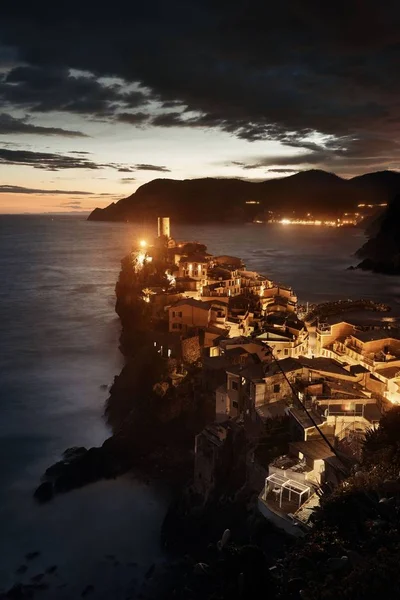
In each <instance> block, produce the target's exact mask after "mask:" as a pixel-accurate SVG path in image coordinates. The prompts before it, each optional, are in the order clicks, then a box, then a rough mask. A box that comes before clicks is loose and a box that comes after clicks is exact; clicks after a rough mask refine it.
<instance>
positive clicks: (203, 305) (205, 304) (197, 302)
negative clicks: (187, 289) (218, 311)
mask: <svg viewBox="0 0 400 600" xmlns="http://www.w3.org/2000/svg"><path fill="white" fill-rule="evenodd" d="M185 304H188V305H189V306H192V307H193V308H200V309H202V310H207V311H209V310H210V305H209V303H208V302H201V301H200V300H195V299H194V298H182V299H181V300H178V302H175V304H172V306H171V307H170V308H176V307H177V306H185Z"/></svg>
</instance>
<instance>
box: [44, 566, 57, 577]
mask: <svg viewBox="0 0 400 600" xmlns="http://www.w3.org/2000/svg"><path fill="white" fill-rule="evenodd" d="M55 571H57V565H51V567H47V569H46V573H48V574H49V575H51V574H52V573H54V572H55Z"/></svg>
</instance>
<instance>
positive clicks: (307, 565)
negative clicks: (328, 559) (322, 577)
mask: <svg viewBox="0 0 400 600" xmlns="http://www.w3.org/2000/svg"><path fill="white" fill-rule="evenodd" d="M297 566H298V567H299V569H301V571H314V569H315V563H314V561H312V560H311V558H308V556H300V558H299V560H298V561H297Z"/></svg>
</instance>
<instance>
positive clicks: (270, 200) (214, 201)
mask: <svg viewBox="0 0 400 600" xmlns="http://www.w3.org/2000/svg"><path fill="white" fill-rule="evenodd" d="M396 193H400V173H397V172H393V171H382V172H378V173H369V174H367V175H362V176H360V177H355V178H353V179H342V178H341V177H338V176H337V175H334V174H333V173H327V172H325V171H320V170H310V171H302V172H300V173H297V174H295V175H291V176H289V177H282V178H279V179H269V180H267V181H261V182H254V181H249V180H241V179H212V178H205V179H185V180H175V179H154V180H153V181H150V182H149V183H146V184H144V185H142V186H141V187H139V188H138V189H137V190H136V192H135V193H134V194H132V195H131V196H129V197H127V198H123V199H122V200H119V201H118V202H117V203H112V204H110V205H109V206H107V207H106V208H103V209H100V208H96V209H95V210H94V211H93V212H92V213H91V214H90V215H89V219H90V220H93V221H131V222H137V221H143V220H145V221H147V220H154V218H155V217H156V216H159V215H161V214H164V215H168V216H170V217H172V218H173V219H174V221H175V222H189V223H199V222H219V223H221V222H232V221H233V222H235V221H236V222H244V221H251V220H253V219H254V218H255V217H257V216H260V217H262V216H264V214H265V212H266V211H268V210H275V211H277V210H279V211H286V212H288V211H298V212H299V213H304V212H306V211H313V212H314V213H317V214H319V215H322V214H326V215H328V214H329V215H331V216H336V215H337V216H339V215H340V214H342V213H343V211H345V210H350V211H351V210H355V209H356V207H357V204H360V203H365V204H379V203H383V202H388V200H390V199H391V198H393V196H394V195H395V194H396Z"/></svg>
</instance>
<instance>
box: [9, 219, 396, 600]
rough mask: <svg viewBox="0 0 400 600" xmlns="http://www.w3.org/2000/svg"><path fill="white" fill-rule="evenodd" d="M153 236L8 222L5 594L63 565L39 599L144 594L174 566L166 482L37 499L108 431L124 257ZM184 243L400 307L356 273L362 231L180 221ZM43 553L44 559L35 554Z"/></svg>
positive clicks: (178, 232)
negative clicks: (166, 523) (63, 463)
mask: <svg viewBox="0 0 400 600" xmlns="http://www.w3.org/2000/svg"><path fill="white" fill-rule="evenodd" d="M154 229H155V228H154ZM154 233H155V231H152V230H151V228H149V227H145V226H135V225H132V224H124V223H97V222H89V221H87V220H86V218H85V217H83V216H82V215H72V216H65V215H61V216H55V215H52V216H51V215H46V216H32V215H18V216H14V215H2V216H0V281H1V286H0V593H1V592H2V591H4V590H7V589H9V588H10V587H11V586H12V585H14V584H15V583H18V582H22V583H29V582H30V580H31V578H32V577H35V576H36V575H40V574H42V573H45V571H46V569H48V568H49V567H51V566H57V569H56V570H55V571H54V573H53V574H51V575H48V574H45V577H44V579H43V581H44V582H46V583H47V584H48V585H49V588H48V590H43V591H41V592H40V597H42V598H59V599H60V600H63V599H69V598H78V597H80V596H81V593H82V592H83V591H84V590H85V588H87V586H93V587H94V589H93V590H91V595H90V597H91V598H94V599H99V600H100V599H106V598H107V599H108V598H115V599H119V598H121V599H122V598H126V597H128V596H131V597H137V596H138V595H139V594H140V593H143V594H144V595H146V586H148V585H149V584H148V581H147V578H146V573H148V571H149V569H150V568H151V566H152V565H156V566H155V569H157V568H158V565H160V564H161V563H162V562H163V561H164V560H165V556H164V554H163V549H162V548H161V546H160V527H161V524H162V520H163V517H164V515H165V512H166V510H167V507H168V503H169V501H170V497H169V490H168V489H167V488H166V487H165V486H162V485H161V484H159V483H158V484H155V483H152V482H151V481H143V479H140V480H139V479H136V478H135V477H134V476H132V475H130V476H126V477H121V478H119V479H117V480H115V481H102V482H98V483H95V484H92V485H89V486H86V487H84V488H82V489H80V490H75V491H72V492H69V493H67V494H63V495H59V496H57V497H56V498H55V499H54V500H53V501H52V502H50V503H48V504H45V505H38V504H36V503H35V502H34V500H33V498H32V493H33V491H34V489H35V487H36V486H37V485H38V483H39V482H40V477H41V476H42V474H43V473H44V471H45V469H46V468H47V467H48V466H49V465H51V464H52V463H54V462H55V461H57V460H59V459H60V457H61V455H62V452H63V451H64V450H65V449H66V448H69V447H71V446H86V447H90V446H95V445H99V444H101V443H102V442H103V441H104V440H105V439H106V438H107V437H108V436H109V435H110V431H109V429H108V427H107V424H106V422H105V420H104V417H103V412H104V403H105V400H106V398H107V395H108V389H109V386H110V385H111V384H112V382H113V378H114V376H115V375H117V374H118V372H119V371H120V369H121V367H122V364H123V360H122V356H121V354H120V353H119V350H118V337H119V332H120V326H119V321H118V319H117V317H116V314H115V312H114V304H115V297H114V288H115V283H116V279H117V277H118V272H119V268H120V260H121V258H122V257H123V256H124V255H126V254H127V253H128V252H129V250H130V249H131V247H132V244H133V243H135V241H137V240H138V239H146V238H147V239H150V237H151V236H153V235H154ZM172 235H173V236H174V237H175V238H177V239H181V240H197V241H199V242H202V243H205V244H206V245H207V246H208V250H209V251H210V252H211V253H213V254H229V255H234V256H240V257H242V258H243V259H244V261H245V263H246V265H247V267H248V268H249V269H252V270H257V271H260V272H261V273H263V274H265V275H267V276H268V277H269V278H271V279H273V280H276V281H278V282H280V283H284V284H287V285H290V286H292V287H293V288H294V290H295V291H296V292H297V294H298V297H299V300H300V302H302V303H305V302H307V301H308V302H323V301H327V300H335V299H340V298H346V299H347V298H371V299H374V300H380V301H383V302H388V303H390V304H391V305H392V306H393V310H394V311H397V310H398V309H399V310H398V312H399V313H400V304H399V301H400V280H399V279H396V278H391V277H387V276H382V275H376V274H371V273H363V272H359V271H349V270H347V267H348V266H349V265H351V264H355V263H356V262H357V261H356V259H355V258H354V252H355V251H356V250H357V248H358V247H360V246H361V245H362V244H363V242H364V234H363V232H362V230H360V229H356V228H329V227H328V228H325V227H311V226H295V225H286V226H285V225H280V224H276V225H263V224H246V225H243V226H239V225H230V226H217V225H207V226H205V225H201V226H200V225H199V226H182V225H179V226H176V227H175V226H174V224H173V223H172ZM211 541H212V540H211ZM31 552H38V553H39V554H38V556H37V557H36V558H34V559H32V560H27V559H26V557H25V555H26V554H27V553H31ZM23 565H25V566H26V567H27V570H26V572H25V573H18V570H19V568H20V567H22V566H23ZM23 568H24V567H23ZM38 597H39V595H38Z"/></svg>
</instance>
